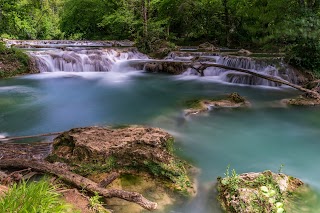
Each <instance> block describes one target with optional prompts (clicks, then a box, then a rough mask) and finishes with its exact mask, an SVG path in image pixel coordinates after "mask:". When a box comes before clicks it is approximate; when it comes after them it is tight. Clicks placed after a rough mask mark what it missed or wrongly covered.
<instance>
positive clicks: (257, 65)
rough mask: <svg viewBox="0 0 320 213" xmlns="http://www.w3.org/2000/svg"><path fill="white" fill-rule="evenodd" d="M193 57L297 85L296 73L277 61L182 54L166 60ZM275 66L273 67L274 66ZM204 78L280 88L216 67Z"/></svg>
mask: <svg viewBox="0 0 320 213" xmlns="http://www.w3.org/2000/svg"><path fill="white" fill-rule="evenodd" d="M194 56H200V59H201V61H203V62H214V63H217V64H221V65H225V66H229V67H234V68H242V69H248V70H252V71H255V72H257V73H261V74H264V75H269V76H273V77H277V78H280V79H283V80H286V81H289V82H291V83H295V84H298V83H299V79H298V74H297V73H296V71H295V70H294V69H293V68H291V67H289V66H288V65H287V64H285V63H283V62H281V60H279V59H273V60H270V59H258V60H255V59H252V58H249V57H239V56H221V55H217V54H209V55H207V54H205V53H196V54H195V55H194V53H184V54H177V53H175V54H172V53H171V54H170V55H169V56H168V57H167V60H190V59H191V58H192V57H194ZM275 63H276V64H277V66H275V65H274V64H275ZM183 75H199V74H198V72H196V71H195V70H193V69H191V68H190V69H188V70H187V71H186V72H185V73H184V74H183ZM204 76H215V77H217V78H218V79H219V80H221V81H224V82H229V83H235V84H246V85H263V86H280V85H279V84H278V83H275V82H271V81H268V80H265V79H262V78H259V77H256V76H252V75H250V74H246V73H241V72H237V71H234V70H226V69H222V68H217V67H209V68H207V69H205V70H204Z"/></svg>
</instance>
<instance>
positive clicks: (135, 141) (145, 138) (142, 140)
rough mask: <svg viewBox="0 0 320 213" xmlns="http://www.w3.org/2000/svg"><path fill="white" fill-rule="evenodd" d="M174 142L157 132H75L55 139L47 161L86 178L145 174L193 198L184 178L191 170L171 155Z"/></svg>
mask: <svg viewBox="0 0 320 213" xmlns="http://www.w3.org/2000/svg"><path fill="white" fill-rule="evenodd" d="M173 142H174V139H173V137H172V136H171V135H170V134H168V133H167V132H165V131H163V130H162V129H159V128H149V127H142V126H124V127H118V128H107V127H84V128H75V129H71V130H70V131H67V132H64V133H63V134H61V135H59V136H58V137H57V138H55V139H54V144H53V153H52V155H50V156H49V158H48V160H50V161H62V162H65V163H67V164H69V165H71V166H73V170H74V171H75V172H77V173H80V174H82V175H85V176H88V175H92V174H94V175H99V174H103V173H107V172H109V173H110V172H112V171H116V172H118V173H120V174H134V175H138V176H139V174H144V175H145V174H148V175H149V176H152V177H157V178H156V179H158V180H159V181H161V182H162V183H163V184H162V185H163V186H166V187H167V188H170V189H172V190H175V191H177V192H179V193H180V194H183V195H192V194H193V193H194V188H193V186H192V183H191V180H190V179H189V177H188V174H187V173H188V168H189V167H190V166H189V165H187V164H186V163H185V162H184V161H181V160H180V159H178V158H177V157H175V156H174V155H173ZM142 182H143V181H142Z"/></svg>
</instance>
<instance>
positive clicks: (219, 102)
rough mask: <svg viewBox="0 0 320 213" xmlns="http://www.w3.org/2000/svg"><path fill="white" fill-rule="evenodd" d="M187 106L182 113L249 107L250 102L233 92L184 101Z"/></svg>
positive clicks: (189, 113) (190, 113)
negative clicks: (220, 95) (219, 96)
mask: <svg viewBox="0 0 320 213" xmlns="http://www.w3.org/2000/svg"><path fill="white" fill-rule="evenodd" d="M186 105H187V106H188V107H189V108H188V109H185V110H184V115H186V116H188V115H192V114H193V115H194V114H199V113H202V112H207V111H209V110H210V109H212V108H241V107H249V106H250V103H249V102H248V101H247V100H246V99H245V98H243V97H242V96H240V95H239V94H238V93H236V92H234V93H231V94H229V95H227V96H226V97H224V98H220V99H196V100H190V101H187V102H186Z"/></svg>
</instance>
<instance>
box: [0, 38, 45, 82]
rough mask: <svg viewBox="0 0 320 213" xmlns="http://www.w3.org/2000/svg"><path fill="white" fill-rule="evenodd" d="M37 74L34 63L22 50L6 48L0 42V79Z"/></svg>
mask: <svg viewBox="0 0 320 213" xmlns="http://www.w3.org/2000/svg"><path fill="white" fill-rule="evenodd" d="M38 72H39V71H38V69H37V67H36V64H35V61H34V60H33V59H32V58H30V57H29V56H28V55H27V54H25V53H24V52H23V51H22V50H19V49H15V48H6V47H5V44H4V43H2V42H0V78H8V77H13V76H17V75H23V74H30V73H38Z"/></svg>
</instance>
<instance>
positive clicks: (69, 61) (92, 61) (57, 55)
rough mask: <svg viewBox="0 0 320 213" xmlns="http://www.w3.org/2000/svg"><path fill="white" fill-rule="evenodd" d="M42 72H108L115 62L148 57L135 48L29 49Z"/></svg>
mask: <svg viewBox="0 0 320 213" xmlns="http://www.w3.org/2000/svg"><path fill="white" fill-rule="evenodd" d="M29 54H30V55H31V56H32V57H33V58H34V59H35V61H36V63H37V66H38V67H39V70H40V72H58V71H64V72H106V71H110V70H111V69H112V67H113V66H114V64H116V63H117V62H121V61H127V60H133V59H147V58H148V57H147V56H146V55H144V54H142V53H140V52H138V51H137V50H136V49H135V48H118V49H116V48H100V49H96V48H95V49H94V48H70V47H69V48H64V49H52V50H45V51H29Z"/></svg>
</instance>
